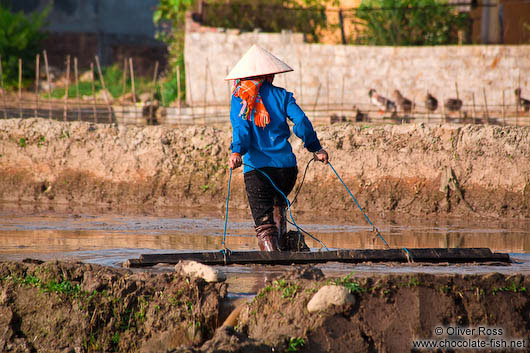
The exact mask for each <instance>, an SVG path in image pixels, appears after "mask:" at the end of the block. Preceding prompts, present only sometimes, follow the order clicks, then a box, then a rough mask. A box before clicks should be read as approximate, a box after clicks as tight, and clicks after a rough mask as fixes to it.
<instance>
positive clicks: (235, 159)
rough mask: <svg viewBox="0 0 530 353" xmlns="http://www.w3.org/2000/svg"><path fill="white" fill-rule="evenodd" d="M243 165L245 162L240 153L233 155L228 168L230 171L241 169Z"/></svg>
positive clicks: (229, 159)
mask: <svg viewBox="0 0 530 353" xmlns="http://www.w3.org/2000/svg"><path fill="white" fill-rule="evenodd" d="M241 164H243V160H242V159H241V155H240V154H239V153H232V154H231V155H230V158H228V166H229V167H230V169H236V168H239V167H241Z"/></svg>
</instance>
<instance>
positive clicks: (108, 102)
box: [96, 55, 112, 123]
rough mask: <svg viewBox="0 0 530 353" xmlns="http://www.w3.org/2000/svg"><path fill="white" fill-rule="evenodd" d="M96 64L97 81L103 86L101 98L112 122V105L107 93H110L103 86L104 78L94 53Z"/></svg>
mask: <svg viewBox="0 0 530 353" xmlns="http://www.w3.org/2000/svg"><path fill="white" fill-rule="evenodd" d="M96 66H97V68H98V75H99V81H100V82H101V87H102V88H103V99H104V100H105V104H106V105H107V110H108V111H109V115H108V117H109V119H108V120H109V123H111V122H112V107H111V106H110V100H109V97H108V96H107V94H109V95H110V92H109V91H107V87H106V86H105V78H104V77H103V73H102V72H101V65H100V64H99V57H98V56H97V55H96Z"/></svg>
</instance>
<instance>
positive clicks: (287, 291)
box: [272, 278, 300, 299]
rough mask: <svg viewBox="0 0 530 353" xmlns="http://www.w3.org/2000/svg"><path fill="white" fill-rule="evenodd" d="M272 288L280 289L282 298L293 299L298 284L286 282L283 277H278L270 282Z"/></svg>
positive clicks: (298, 287)
mask: <svg viewBox="0 0 530 353" xmlns="http://www.w3.org/2000/svg"><path fill="white" fill-rule="evenodd" d="M272 285H273V287H272V289H274V290H277V291H280V292H281V293H282V298H283V299H294V296H295V295H296V293H297V291H298V290H299V289H300V286H299V285H297V284H291V283H288V282H287V281H286V280H285V279H283V278H282V279H279V280H275V281H274V282H272Z"/></svg>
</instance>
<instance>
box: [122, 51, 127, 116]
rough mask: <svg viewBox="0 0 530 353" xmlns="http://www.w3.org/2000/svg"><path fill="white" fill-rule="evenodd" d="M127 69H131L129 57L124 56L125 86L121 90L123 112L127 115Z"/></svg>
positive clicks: (123, 114)
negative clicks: (128, 61)
mask: <svg viewBox="0 0 530 353" xmlns="http://www.w3.org/2000/svg"><path fill="white" fill-rule="evenodd" d="M127 70H129V67H128V64H127V58H123V88H122V92H121V113H122V116H125V95H126V94H127V75H128V74H127Z"/></svg>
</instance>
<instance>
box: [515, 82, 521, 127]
mask: <svg viewBox="0 0 530 353" xmlns="http://www.w3.org/2000/svg"><path fill="white" fill-rule="evenodd" d="M519 80H521V76H520V75H519ZM517 88H521V85H520V84H519V86H517ZM514 95H515V91H514ZM520 113H521V100H520V99H519V97H517V96H515V126H519V116H520Z"/></svg>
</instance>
